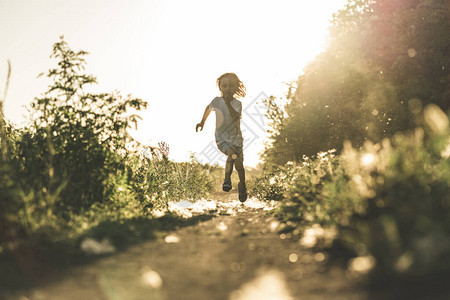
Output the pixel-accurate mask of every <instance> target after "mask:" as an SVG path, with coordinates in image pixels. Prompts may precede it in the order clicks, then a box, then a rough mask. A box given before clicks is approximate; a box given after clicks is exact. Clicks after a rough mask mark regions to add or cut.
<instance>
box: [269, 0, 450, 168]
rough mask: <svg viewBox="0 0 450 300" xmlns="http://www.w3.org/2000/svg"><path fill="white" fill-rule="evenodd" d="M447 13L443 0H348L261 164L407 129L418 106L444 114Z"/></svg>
mask: <svg viewBox="0 0 450 300" xmlns="http://www.w3.org/2000/svg"><path fill="white" fill-rule="evenodd" d="M449 29H450V26H449V9H448V7H447V6H446V5H445V1H443V0H408V1H391V0H377V1H374V0H354V1H348V3H347V5H346V6H345V8H344V9H342V10H340V11H339V12H338V13H336V14H335V16H334V19H333V21H332V25H331V28H330V36H329V45H328V47H327V49H326V50H325V51H324V52H323V53H321V54H320V55H318V56H317V57H316V59H315V60H314V61H313V62H312V63H310V64H309V65H308V66H307V67H306V68H305V69H304V74H303V75H302V76H300V77H299V78H298V82H297V89H296V90H295V93H294V94H293V95H292V97H291V99H290V103H289V105H288V106H286V114H287V116H286V118H285V119H284V121H283V124H282V125H281V126H279V127H278V128H276V129H275V130H276V131H277V134H276V135H273V137H274V138H273V139H272V144H271V147H268V148H267V149H266V151H265V154H264V159H265V161H266V162H269V161H271V162H275V163H277V164H281V165H282V164H284V163H286V162H287V161H289V160H299V159H301V157H302V156H303V155H308V156H312V155H314V154H316V153H317V152H320V151H327V150H328V149H332V148H335V149H337V150H338V151H339V150H341V149H342V144H343V141H344V140H350V141H351V142H352V143H353V145H356V146H361V145H362V144H363V142H364V141H365V140H367V139H370V140H372V141H379V140H381V139H382V138H384V137H389V136H391V135H392V134H393V133H395V132H397V131H401V130H407V129H411V128H413V127H415V126H416V125H417V120H419V121H420V116H421V114H420V112H421V108H422V107H423V106H425V105H426V104H429V103H435V104H437V105H438V106H440V107H441V109H443V110H444V111H447V110H448V108H449V102H448V98H449V96H450V89H449V76H450V75H449V73H448V69H449V57H448V53H449V45H450V37H449V35H448V31H449Z"/></svg>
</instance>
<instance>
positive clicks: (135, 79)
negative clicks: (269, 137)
mask: <svg viewBox="0 0 450 300" xmlns="http://www.w3.org/2000/svg"><path fill="white" fill-rule="evenodd" d="M6 2H7V1H5V2H2V3H1V4H0V15H1V18H0V40H2V41H6V42H5V43H3V42H2V49H0V60H1V61H0V73H1V74H0V83H1V82H5V81H4V78H5V74H4V73H5V72H4V70H5V69H6V68H5V67H4V66H5V64H6V60H7V59H11V62H12V66H13V75H12V77H11V82H10V88H9V91H8V98H7V102H6V108H5V113H6V116H7V117H8V118H10V119H11V120H12V121H14V122H20V121H22V120H23V117H22V115H24V114H25V113H26V111H25V109H24V108H23V106H24V105H26V104H28V103H29V102H30V101H31V100H32V99H33V98H34V97H36V96H38V95H39V94H40V93H42V92H43V91H45V87H46V82H44V81H43V80H42V79H39V80H38V79H36V75H37V74H39V73H41V72H45V70H48V69H49V68H50V66H51V64H52V63H53V62H51V61H50V60H49V59H48V56H49V53H50V50H51V45H52V44H53V43H54V42H56V41H57V40H58V38H59V36H60V35H64V36H65V39H66V41H67V42H68V43H69V46H71V47H72V48H73V49H75V50H79V49H82V50H87V51H88V52H90V54H89V56H88V57H87V72H89V73H91V74H94V75H95V76H96V77H97V79H98V82H99V85H98V89H99V90H100V91H102V92H103V91H106V92H108V91H113V90H119V91H121V92H122V93H123V94H128V93H131V94H132V95H133V96H134V97H139V98H142V99H144V100H146V101H148V102H149V109H148V111H147V112H145V113H143V114H142V117H143V120H142V121H141V122H140V124H139V130H138V132H136V133H135V136H136V137H137V138H138V139H139V140H140V141H141V142H143V143H146V144H151V145H156V144H157V143H158V142H159V141H165V142H167V143H168V144H169V145H170V157H171V158H172V159H174V160H176V161H182V160H186V159H188V157H189V152H191V151H192V152H195V153H199V152H201V151H202V150H203V149H204V148H205V147H206V146H207V145H208V144H209V143H210V142H211V141H213V139H214V136H213V135H214V133H213V132H214V122H213V120H208V122H207V124H206V125H205V130H204V131H203V132H201V133H195V124H196V123H198V122H199V121H200V119H201V115H202V112H203V110H204V108H205V106H206V105H207V104H208V103H209V102H210V101H211V100H212V99H213V98H214V97H215V96H216V95H218V93H219V91H218V89H217V87H216V86H215V80H216V78H217V77H218V76H220V75H221V74H222V73H225V72H235V73H237V74H238V75H239V77H240V78H241V80H242V81H243V82H244V84H245V85H246V86H247V97H246V98H245V99H243V100H242V103H243V106H244V109H245V107H246V105H247V104H248V103H250V102H251V101H252V100H253V99H255V97H257V96H258V95H259V94H260V93H261V92H264V93H265V94H266V95H275V96H281V97H282V96H283V94H284V93H285V92H286V90H287V87H286V84H285V83H286V82H292V81H295V80H296V79H297V77H298V76H299V75H300V74H301V73H302V68H303V67H304V66H305V65H306V64H307V62H308V61H311V60H312V59H313V58H314V56H315V55H317V54H318V53H319V52H320V51H321V49H322V48H323V46H324V43H325V41H326V34H327V27H328V25H329V20H330V19H331V16H332V13H334V12H336V11H337V10H338V9H339V8H341V7H342V6H343V4H344V2H345V0H318V1H308V2H305V1H295V0H280V1H277V2H274V1H250V0H249V1H237V0H231V1H227V2H222V1H220V2H219V1H206V0H197V1H137V0H131V1H127V2H111V1H106V0H96V1H87V0H80V1H75V0H68V1H65V2H64V3H62V2H60V1H56V0H45V1H40V2H39V3H34V4H24V3H23V2H21V1H17V2H16V1H14V2H13V1H10V2H9V3H8V4H6ZM84 4H86V5H84ZM88 4H89V5H88ZM67 12H71V14H67ZM46 20H52V22H51V23H49V22H47V21H46ZM16 25H17V26H16ZM14 28H17V31H14V30H15V29H14ZM24 85H25V86H27V89H23V88H22V87H23V86H24ZM243 122H245V118H243ZM256 135H257V137H258V138H259V139H257V140H255V141H252V144H251V145H247V146H248V147H247V148H246V165H249V166H255V165H256V164H257V163H258V152H260V151H261V150H262V147H263V140H262V139H263V137H264V135H265V134H264V132H256ZM244 144H245V141H244Z"/></svg>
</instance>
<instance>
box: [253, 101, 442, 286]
mask: <svg viewBox="0 0 450 300" xmlns="http://www.w3.org/2000/svg"><path fill="white" fill-rule="evenodd" d="M423 119H424V121H425V123H424V126H423V128H418V129H416V130H415V131H414V132H412V133H398V134H396V135H395V136H394V137H393V138H391V139H384V140H383V141H382V142H381V143H378V144H373V143H371V142H369V141H366V142H365V144H364V146H363V147H362V148H361V149H355V148H353V147H352V146H351V144H350V142H347V143H346V144H345V145H344V151H343V153H342V155H340V156H337V157H335V156H334V154H333V153H332V152H327V153H320V154H318V155H317V158H316V159H314V160H310V159H308V158H306V157H305V158H304V160H303V162H302V163H299V164H291V165H290V166H289V165H288V166H286V167H285V168H284V169H283V170H280V171H279V172H278V173H271V174H266V175H265V176H263V177H260V178H259V179H258V180H259V183H258V185H259V186H262V187H264V189H263V191H266V192H264V193H265V194H261V195H260V196H261V197H262V198H266V199H267V198H269V199H270V196H269V197H266V196H267V195H270V191H274V190H276V191H277V193H276V194H277V195H281V194H283V195H284V198H283V199H282V205H281V207H280V208H279V209H278V210H277V212H276V213H277V214H278V216H279V217H280V219H281V220H282V221H284V222H286V223H290V225H292V224H294V225H295V226H297V227H300V228H301V229H304V228H305V227H308V226H312V225H313V224H320V225H321V226H323V227H330V226H331V227H334V228H337V229H338V234H337V235H336V242H338V243H340V244H341V245H343V246H344V247H346V248H347V249H348V250H350V251H352V252H353V253H354V255H355V256H365V257H371V258H373V261H374V262H375V265H374V268H373V270H372V273H371V274H372V275H374V276H375V277H374V278H380V276H377V275H383V276H412V275H427V274H431V273H435V272H439V271H443V270H446V271H448V270H449V269H450V259H449V258H448V257H449V254H450V243H449V242H448V241H449V240H450V222H449V220H450V194H449V193H448V191H449V190H450V159H449V157H450V134H449V129H448V118H447V117H446V116H445V114H444V113H443V112H442V111H441V110H440V109H439V108H438V107H437V106H435V105H430V106H427V107H426V108H425V110H424V113H423ZM274 178H282V180H274ZM267 191H269V192H267ZM295 226H294V227H295ZM291 227H292V226H291ZM294 227H293V228H294Z"/></svg>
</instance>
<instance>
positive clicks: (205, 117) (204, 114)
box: [195, 105, 211, 132]
mask: <svg viewBox="0 0 450 300" xmlns="http://www.w3.org/2000/svg"><path fill="white" fill-rule="evenodd" d="M210 112H211V108H210V107H209V105H208V106H207V107H206V108H205V112H204V113H203V118H202V121H201V122H200V123H198V124H197V126H195V132H198V129H199V127H200V131H202V130H203V126H204V125H205V122H206V119H207V118H208V116H209V113H210Z"/></svg>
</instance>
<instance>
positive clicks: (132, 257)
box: [15, 194, 365, 300]
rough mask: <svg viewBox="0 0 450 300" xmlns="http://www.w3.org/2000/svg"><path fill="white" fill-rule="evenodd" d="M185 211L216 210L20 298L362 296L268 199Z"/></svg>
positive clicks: (221, 202)
mask: <svg viewBox="0 0 450 300" xmlns="http://www.w3.org/2000/svg"><path fill="white" fill-rule="evenodd" d="M227 196H228V198H221V199H220V200H216V201H204V203H202V204H201V205H194V206H190V207H188V208H181V207H180V206H182V204H179V206H178V207H180V208H179V211H180V212H181V213H185V214H190V213H194V214H195V212H196V211H197V212H198V213H202V209H203V212H205V211H208V212H213V213H214V214H215V215H216V216H215V217H214V218H212V219H210V220H208V221H204V222H201V223H199V224H197V225H194V226H190V227H184V228H180V229H178V230H175V231H173V232H166V233H164V235H161V236H159V237H158V238H157V239H155V240H153V241H149V242H145V243H142V244H139V245H135V246H132V247H130V248H128V249H127V250H126V251H124V252H120V253H116V254H112V255H110V256H108V257H105V258H102V259H99V260H96V261H95V262H94V263H93V264H90V265H84V266H79V267H77V268H74V269H71V270H69V271H68V272H70V273H69V274H65V276H64V277H62V278H61V279H60V280H58V281H56V282H54V283H52V284H47V285H45V286H41V287H36V288H34V289H33V290H32V291H30V292H28V293H27V295H19V296H17V295H16V296H15V297H17V298H15V299H21V300H25V299H32V300H40V299H45V300H47V299H67V300H72V299H74V300H75V299H76V300H79V299H89V300H91V299H92V300H94V299H107V300H120V299H124V300H128V299H183V300H188V299H195V300H198V299H208V300H209V299H231V300H238V299H239V300H242V299H246V300H249V299H258V300H261V299H271V300H275V299H283V300H284V299H308V300H314V299H346V300H348V299H363V298H365V295H364V294H363V292H361V291H360V290H359V289H357V288H355V286H352V284H351V281H349V280H347V279H346V276H345V271H344V270H343V269H342V268H338V267H326V263H325V262H326V260H327V257H326V255H325V254H324V253H320V252H319V253H314V252H313V251H312V250H308V249H306V248H304V247H302V246H301V245H300V243H299V238H298V237H297V236H295V235H292V234H287V235H280V234H279V233H277V225H278V223H277V222H276V221H275V220H274V219H273V218H271V217H270V216H268V214H267V210H268V209H270V207H268V206H267V205H266V204H265V203H262V202H259V201H257V200H255V199H249V200H248V201H247V202H246V204H245V205H244V206H242V205H241V204H240V203H239V202H238V201H233V200H230V199H233V198H234V199H236V198H237V195H236V194H228V195H227Z"/></svg>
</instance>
